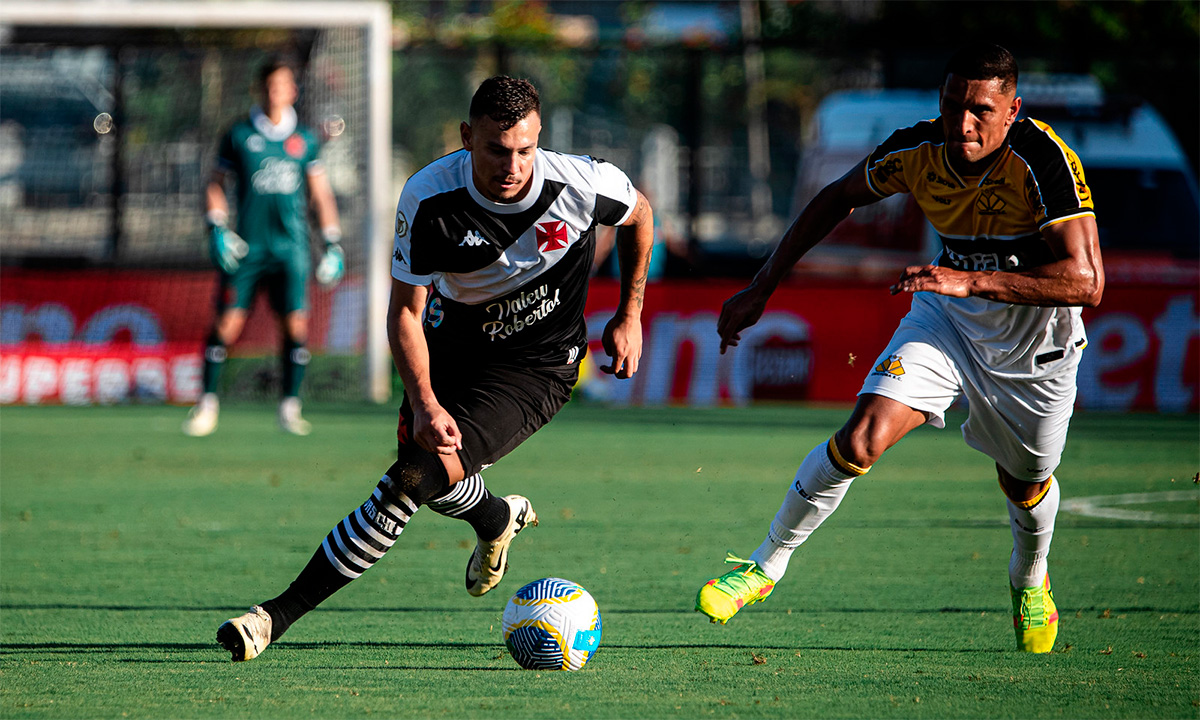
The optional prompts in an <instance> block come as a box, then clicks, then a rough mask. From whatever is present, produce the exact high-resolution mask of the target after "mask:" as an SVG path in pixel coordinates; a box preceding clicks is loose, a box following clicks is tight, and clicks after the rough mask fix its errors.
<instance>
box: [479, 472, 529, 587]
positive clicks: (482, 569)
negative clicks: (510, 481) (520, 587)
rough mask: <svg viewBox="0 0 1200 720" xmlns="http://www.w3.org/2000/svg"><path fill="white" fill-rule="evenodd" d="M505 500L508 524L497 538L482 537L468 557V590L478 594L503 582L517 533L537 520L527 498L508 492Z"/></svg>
mask: <svg viewBox="0 0 1200 720" xmlns="http://www.w3.org/2000/svg"><path fill="white" fill-rule="evenodd" d="M504 502H506V503H508V526H507V527H506V528H504V532H503V533H501V534H500V537H498V538H496V539H495V540H483V539H479V540H478V541H477V542H476V543H475V551H474V552H472V553H471V557H470V558H469V559H468V560H467V578H466V583H467V592H468V593H470V594H471V595H473V596H475V597H479V596H480V595H483V594H484V593H486V592H487V591H489V590H491V589H492V588H494V587H496V586H497V585H499V584H500V581H501V580H503V579H504V573H505V572H507V571H508V548H509V546H510V545H512V541H513V540H514V539H515V538H516V537H517V533H519V532H521V531H522V530H524V529H525V527H526V526H527V525H537V524H538V516H537V513H535V512H534V511H533V504H532V503H530V502H529V499H528V498H525V497H522V496H520V495H506V496H505V497H504Z"/></svg>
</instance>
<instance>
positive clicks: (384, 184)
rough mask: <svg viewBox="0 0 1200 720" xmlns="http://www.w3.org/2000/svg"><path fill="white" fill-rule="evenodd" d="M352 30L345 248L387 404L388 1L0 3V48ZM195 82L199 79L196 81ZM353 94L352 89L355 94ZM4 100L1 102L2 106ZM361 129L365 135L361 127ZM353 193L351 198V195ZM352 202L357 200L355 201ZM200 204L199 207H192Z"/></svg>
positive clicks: (377, 384)
mask: <svg viewBox="0 0 1200 720" xmlns="http://www.w3.org/2000/svg"><path fill="white" fill-rule="evenodd" d="M347 27H353V28H356V29H360V30H362V31H363V41H362V42H363V46H364V47H363V54H364V55H365V65H364V66H365V73H366V83H365V88H364V89H363V90H362V92H363V93H365V95H366V97H365V98H363V99H362V100H361V101H360V102H364V101H365V104H366V111H365V115H366V119H365V120H366V125H367V128H366V129H365V134H366V143H365V145H366V156H365V158H364V159H363V163H362V165H363V166H365V176H366V177H363V178H358V179H357V181H356V186H357V187H360V188H361V190H360V191H358V192H360V193H362V194H364V195H366V197H364V198H361V203H362V204H363V205H364V206H365V207H364V209H363V210H362V212H361V215H362V219H361V222H359V223H358V225H360V227H359V228H358V229H357V233H358V234H359V235H360V237H358V238H350V237H347V238H345V239H344V241H343V242H344V244H346V245H349V243H352V242H353V243H361V245H360V247H361V251H360V253H361V255H360V258H359V259H360V262H361V265H360V267H361V269H362V276H363V284H364V288H365V290H364V293H363V295H364V297H362V298H361V303H362V311H361V312H360V313H356V315H357V316H361V321H362V323H363V326H362V328H361V333H362V335H361V337H363V338H365V340H364V341H363V343H364V348H363V358H362V360H363V364H364V367H363V371H362V377H363V379H364V381H365V382H364V384H365V387H364V391H363V396H365V397H366V398H367V399H369V400H371V401H373V402H385V401H386V400H387V399H388V397H389V395H390V390H391V361H390V355H389V352H388V343H387V337H386V328H385V321H386V308H387V298H388V292H389V286H390V275H391V273H390V260H391V248H392V226H393V216H394V205H395V198H394V197H392V188H391V183H392V177H391V167H390V164H391V157H392V147H391V128H392V111H391V102H392V82H391V33H392V19H391V10H390V6H389V4H388V3H386V2H366V1H359V0H354V1H347V2H330V1H326V2H317V1H314V2H306V1H304V0H300V1H293V2H264V1H251V2H232V1H228V0H214V1H212V2H207V1H195V0H181V1H179V2H163V1H153V2H138V1H132V2H62V1H50V2H29V1H27V0H5V1H4V2H0V44H4V43H7V42H8V41H9V38H11V37H12V36H13V35H14V33H15V32H16V31H17V30H20V29H26V30H28V29H32V30H34V31H37V30H38V29H42V28H54V29H56V30H57V31H59V32H63V31H66V32H75V31H76V30H77V31H78V32H79V33H81V34H83V33H86V32H88V31H95V30H102V31H105V32H107V33H109V34H110V36H113V35H114V34H115V36H117V37H119V36H120V33H121V31H122V30H123V29H129V31H130V33H136V32H139V31H145V30H147V29H155V28H160V29H167V30H170V29H186V30H189V31H191V30H202V31H219V30H222V29H230V30H234V29H239V28H241V29H268V30H269V29H274V28H304V29H312V30H314V31H321V30H325V29H336V28H347ZM194 80H198V78H195V79H194ZM356 92H357V91H356ZM0 102H2V101H0ZM359 132H360V133H362V132H364V131H363V130H361V129H359ZM357 194H358V193H356V195H357ZM355 200H356V202H358V201H359V198H357V197H356V198H355ZM197 207H198V204H197Z"/></svg>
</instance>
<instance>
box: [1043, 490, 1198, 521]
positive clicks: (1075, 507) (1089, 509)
mask: <svg viewBox="0 0 1200 720" xmlns="http://www.w3.org/2000/svg"><path fill="white" fill-rule="evenodd" d="M1197 501H1200V490H1197V491H1192V490H1167V491H1165V492H1152V493H1129V494H1127V495H1093V496H1092V497H1083V498H1071V499H1069V500H1064V501H1063V504H1062V509H1063V510H1066V511H1067V512H1070V513H1075V514H1076V515H1087V516H1088V517H1098V518H1107V519H1109V520H1132V521H1134V522H1152V523H1163V524H1166V525H1196V524H1200V515H1196V514H1192V513H1163V512H1154V511H1152V510H1124V509H1121V508H1118V507H1112V506H1113V505H1145V504H1147V503H1164V502H1197Z"/></svg>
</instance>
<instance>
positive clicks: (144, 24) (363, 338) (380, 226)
mask: <svg viewBox="0 0 1200 720" xmlns="http://www.w3.org/2000/svg"><path fill="white" fill-rule="evenodd" d="M390 32H391V19H390V12H389V8H388V6H387V5H386V4H384V3H379V2H291V3H272V2H131V3H119V4H110V3H70V2H20V1H14V0H8V2H4V3H2V4H0V261H2V270H0V272H2V273H3V279H2V282H0V301H2V303H3V305H2V311H0V341H2V343H3V344H2V345H0V352H2V353H3V356H2V357H3V368H2V371H0V402H54V401H56V400H57V401H62V402H80V403H82V402H117V401H124V400H131V399H142V400H148V401H154V400H160V401H168V402H180V403H186V402H190V400H191V399H192V397H194V395H195V394H196V393H197V392H198V389H199V388H198V375H196V370H197V368H198V367H199V363H200V353H201V346H202V344H203V341H204V339H205V337H206V335H207V332H208V328H209V327H210V324H211V322H212V316H213V302H214V293H215V286H216V274H215V272H214V271H213V268H212V265H211V263H210V262H209V260H208V256H207V246H206V229H205V226H204V221H203V193H204V188H205V186H206V184H207V182H208V179H209V177H210V174H211V172H212V168H213V166H214V161H215V157H216V149H217V143H218V140H219V139H220V137H221V136H222V134H223V133H224V132H225V131H226V130H227V129H228V128H229V127H230V126H231V125H232V124H233V123H234V122H235V121H236V120H238V119H240V118H242V117H244V116H245V115H246V113H247V112H248V110H249V108H250V106H251V105H252V104H255V103H256V102H258V100H257V97H256V95H257V93H256V91H255V86H256V84H257V83H256V78H257V74H258V69H259V66H260V65H261V64H262V63H263V62H264V61H265V60H266V59H267V58H268V56H270V55H277V54H282V55H285V56H287V57H288V58H290V59H292V60H293V61H294V62H296V64H297V66H298V70H299V74H298V78H297V79H298V81H299V84H300V89H301V94H300V99H299V101H298V103H297V105H296V109H297V112H298V114H299V116H300V121H301V123H303V124H305V125H308V126H309V127H312V128H314V129H315V130H316V131H317V133H318V135H319V136H320V137H321V139H322V141H323V146H322V150H321V159H322V161H323V163H324V165H325V168H326V172H327V173H328V176H329V179H330V182H331V185H332V187H333V190H334V194H335V196H336V199H337V204H338V210H339V213H340V216H341V225H342V231H343V237H344V240H343V246H344V248H345V251H346V261H347V272H346V276H345V278H344V279H343V281H342V282H341V283H340V284H339V285H338V286H337V287H336V288H334V289H332V290H329V289H325V288H322V287H320V286H318V285H316V284H315V283H314V284H313V285H312V287H311V288H310V290H309V314H310V325H311V330H310V350H311V351H312V354H313V360H312V362H311V364H310V365H309V371H308V374H307V377H306V381H305V389H304V394H305V396H306V397H308V398H313V399H320V400H353V399H361V398H363V397H366V398H369V399H371V400H375V401H383V400H386V398H387V395H388V392H389V384H390V383H389V377H390V373H389V370H390V368H389V365H388V362H387V350H386V338H385V337H383V330H384V327H383V312H384V310H383V303H385V302H386V292H387V291H386V282H387V276H388V270H387V262H388V261H389V260H390V257H389V252H390V245H391V233H390V227H391V217H392V212H393V211H392V206H393V204H394V200H395V199H394V198H392V197H391V189H390V171H389V168H388V163H389V160H390V157H391V151H390V134H391V117H390V102H391V99H390V95H391V81H390ZM314 235H315V233H314ZM319 250H320V243H319V242H314V243H313V252H314V254H315V253H318V252H319ZM314 259H315V258H314ZM314 265H315V263H314ZM380 298H382V300H381V299H380ZM278 333H279V330H278V326H277V322H276V319H275V316H274V314H273V313H272V312H270V310H269V308H268V307H267V301H266V299H265V297H262V298H260V299H259V301H258V304H257V305H256V306H255V307H254V309H253V310H252V312H251V319H250V322H249V323H248V325H247V328H246V331H245V332H244V333H243V336H242V338H241V340H240V341H239V342H238V343H237V345H236V346H235V347H234V348H233V349H232V351H231V355H230V362H229V363H228V365H227V369H226V371H225V373H224V375H223V378H222V388H221V392H222V393H223V394H225V395H226V396H231V397H238V398H252V399H259V398H266V397H272V396H274V395H275V394H276V393H277V392H278V382H279V380H278V361H277V355H278V347H279V339H278V338H279V335H278ZM80 356H86V357H85V359H86V358H91V364H90V365H87V366H86V368H85V367H84V366H83V365H81V364H80ZM109 356H113V357H109ZM101 357H104V358H108V360H110V361H112V362H109V363H108V365H105V367H106V368H108V372H109V375H108V376H104V377H102V376H101V375H100V370H99V369H97V368H98V367H99V366H100V365H101V364H102V363H101V361H100V358H101ZM145 358H156V359H157V364H155V363H150V365H147V364H146V363H144V362H143V363H141V365H138V362H139V360H142V359H145ZM122 359H124V361H125V362H126V373H125V375H124V377H125V379H126V381H127V385H126V386H125V387H124V388H122V380H121V376H120V373H119V372H117V371H116V370H114V368H116V367H117V366H116V365H114V364H113V362H117V361H120V360H122ZM72 362H73V363H74V364H71V363H72ZM31 363H32V365H31ZM47 363H50V365H47ZM51 366H53V367H51ZM68 366H69V367H70V368H74V372H75V375H74V376H72V377H70V378H68V377H66V374H67V368H68ZM146 367H154V368H159V369H160V370H161V372H160V373H159V375H161V377H158V375H156V374H155V373H154V372H153V371H149V370H145V369H144V368H146ZM139 368H142V370H139ZM114 372H116V375H113V373H114ZM139 372H141V374H142V375H145V377H141V376H140V375H139ZM81 373H82V374H81ZM51 375H53V377H51ZM31 385H32V387H30V386H31ZM51 386H53V387H51Z"/></svg>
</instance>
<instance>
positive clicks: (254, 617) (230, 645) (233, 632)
mask: <svg viewBox="0 0 1200 720" xmlns="http://www.w3.org/2000/svg"><path fill="white" fill-rule="evenodd" d="M217 642H218V643H220V644H221V647H223V648H225V649H226V650H228V651H229V654H230V655H231V656H232V658H231V659H232V660H233V661H234V662H242V661H243V660H253V659H254V658H256V657H258V656H259V654H261V653H262V651H263V650H266V649H267V646H268V645H270V644H271V616H270V615H268V614H267V611H266V610H263V609H262V608H261V607H259V606H258V605H255V606H254V607H252V608H250V612H248V613H246V614H245V615H241V616H239V617H235V618H232V619H230V620H226V621H225V622H223V623H221V627H219V628H217Z"/></svg>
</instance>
